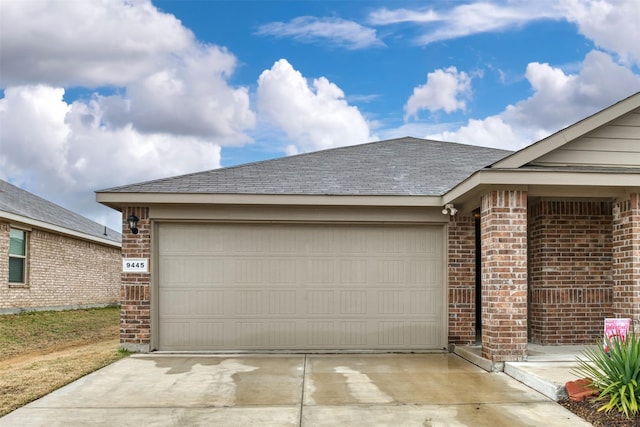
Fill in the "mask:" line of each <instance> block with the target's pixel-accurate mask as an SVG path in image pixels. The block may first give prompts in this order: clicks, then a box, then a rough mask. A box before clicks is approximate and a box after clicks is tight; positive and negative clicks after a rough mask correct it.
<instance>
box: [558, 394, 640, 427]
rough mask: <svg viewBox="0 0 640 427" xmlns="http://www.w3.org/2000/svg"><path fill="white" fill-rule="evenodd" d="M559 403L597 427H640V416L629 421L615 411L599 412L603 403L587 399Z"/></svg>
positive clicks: (566, 400) (567, 400)
mask: <svg viewBox="0 0 640 427" xmlns="http://www.w3.org/2000/svg"><path fill="white" fill-rule="evenodd" d="M558 403H559V404H560V405H562V406H564V407H565V408H567V409H568V410H570V411H571V412H573V413H574V414H576V415H577V416H579V417H580V418H583V419H584V420H586V421H588V422H590V423H591V424H593V425H594V426H595V427H640V416H636V417H633V418H631V419H629V418H627V417H626V416H625V415H624V414H623V413H620V412H617V411H615V410H614V411H611V412H604V411H601V412H598V408H599V407H600V406H602V405H603V404H604V402H602V401H600V402H596V401H595V399H587V400H583V401H582V402H575V401H573V400H570V399H565V400H561V401H559V402H558Z"/></svg>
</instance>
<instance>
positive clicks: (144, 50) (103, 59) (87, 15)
mask: <svg viewBox="0 0 640 427" xmlns="http://www.w3.org/2000/svg"><path fill="white" fill-rule="evenodd" d="M0 24H1V25H0V28H1V30H0V31H1V35H2V51H1V52H0V59H1V60H0V76H1V77H0V85H1V86H2V87H7V86H12V85H21V84H38V83H43V84H48V85H51V86H76V85H77V86H88V87H96V86H104V85H115V86H124V85H126V84H127V83H130V82H132V81H136V80H138V79H141V78H144V77H145V76H148V75H149V74H150V73H152V72H153V70H155V69H156V68H157V66H158V63H165V64H168V63H171V62H172V59H171V55H172V53H174V52H180V51H183V50H185V49H188V48H190V47H191V46H193V44H194V43H195V41H194V37H193V34H192V33H191V32H190V31H189V30H188V29H186V28H184V27H183V26H182V25H181V24H180V21H178V20H177V19H176V18H175V17H174V16H172V15H168V14H164V13H161V12H159V11H158V10H157V9H156V8H155V7H154V6H153V5H151V3H150V2H148V1H141V0H135V1H112V0H95V1H86V0H85V1H44V0H43V1H2V2H0ZM160 35H161V36H160Z"/></svg>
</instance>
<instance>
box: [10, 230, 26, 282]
mask: <svg viewBox="0 0 640 427" xmlns="http://www.w3.org/2000/svg"><path fill="white" fill-rule="evenodd" d="M9 233H10V234H9V283H26V281H27V232H26V231H24V230H17V229H15V228H12V229H11V230H10V231H9Z"/></svg>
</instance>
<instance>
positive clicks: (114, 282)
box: [0, 180, 122, 314]
mask: <svg viewBox="0 0 640 427" xmlns="http://www.w3.org/2000/svg"><path fill="white" fill-rule="evenodd" d="M120 240H121V235H120V233H119V232H117V231H114V230H112V229H110V228H107V227H105V226H103V225H100V224H98V223H96V222H93V221H91V220H89V219H87V218H85V217H83V216H81V215H78V214H77V213H75V212H71V211H69V210H67V209H65V208H63V207H61V206H58V205H56V204H55V203H52V202H49V201H47V200H45V199H42V198H40V197H38V196H36V195H34V194H31V193H29V192H28V191H25V190H23V189H21V188H18V187H16V186H14V185H12V184H9V183H8V182H5V181H2V180H0V314H12V313H18V312H21V311H35V310H63V309H74V308H88V307H100V306H107V305H115V304H118V302H119V297H120V272H121V271H122V250H121V243H120Z"/></svg>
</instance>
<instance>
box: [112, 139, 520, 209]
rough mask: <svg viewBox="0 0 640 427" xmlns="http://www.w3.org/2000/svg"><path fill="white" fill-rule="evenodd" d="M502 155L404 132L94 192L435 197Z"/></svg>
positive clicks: (505, 152) (490, 149) (506, 153)
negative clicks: (399, 135) (321, 149)
mask: <svg viewBox="0 0 640 427" xmlns="http://www.w3.org/2000/svg"><path fill="white" fill-rule="evenodd" d="M508 154H511V152H510V151H505V150H497V149H493V148H485V147H478V146H473V145H463V144H456V143H451V142H441V141H431V140H425V139H418V138H409V137H406V138H398V139H392V140H386V141H379V142H372V143H368V144H361V145H353V146H347V147H340V148H333V149H329V150H323V151H317V152H313V153H307V154H300V155H296V156H290V157H283V158H279V159H274V160H266V161H262V162H257V163H249V164H244V165H239V166H233V167H228V168H221V169H214V170H210V171H205V172H198V173H193V174H189V175H182V176H176V177H171V178H165V179H158V180H154V181H148V182H143V183H139V184H132V185H125V186H121V187H115V188H110V189H106V190H100V191H99V192H104V193H108V192H123V193H210V194H296V195H297V194H308V195H393V196H414V195H422V196H440V195H442V194H444V193H446V192H447V191H448V190H450V189H451V188H453V187H454V186H455V185H456V184H458V183H460V182H461V181H463V180H464V179H465V178H467V177H468V176H469V175H471V174H472V173H473V172H475V171H477V170H479V169H482V168H484V167H486V166H489V165H491V164H492V163H494V162H496V161H497V160H499V159H502V158H503V157H505V156H507V155H508Z"/></svg>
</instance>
